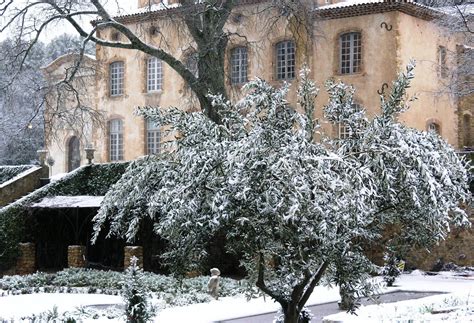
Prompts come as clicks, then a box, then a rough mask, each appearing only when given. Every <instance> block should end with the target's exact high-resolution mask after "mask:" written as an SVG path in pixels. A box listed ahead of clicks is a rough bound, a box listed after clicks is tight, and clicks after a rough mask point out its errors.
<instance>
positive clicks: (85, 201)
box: [30, 195, 104, 209]
mask: <svg viewBox="0 0 474 323" xmlns="http://www.w3.org/2000/svg"><path fill="white" fill-rule="evenodd" d="M103 199H104V197H103V196H89V195H82V196H81V195H80V196H53V197H45V198H44V199H42V200H41V201H40V202H38V203H34V204H32V205H31V206H30V208H48V209H66V208H99V207H100V203H102V200H103Z"/></svg>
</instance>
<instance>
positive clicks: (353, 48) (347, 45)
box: [339, 32, 362, 74]
mask: <svg viewBox="0 0 474 323" xmlns="http://www.w3.org/2000/svg"><path fill="white" fill-rule="evenodd" d="M361 63H362V36H361V34H360V33H359V32H350V33H345V34H342V35H341V36H339V73H341V74H352V73H358V72H360V68H361Z"/></svg>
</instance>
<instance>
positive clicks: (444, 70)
mask: <svg viewBox="0 0 474 323" xmlns="http://www.w3.org/2000/svg"><path fill="white" fill-rule="evenodd" d="M446 57H447V51H446V47H444V46H439V47H438V67H439V75H440V76H441V77H442V78H445V77H447V76H448V67H447V65H446Z"/></svg>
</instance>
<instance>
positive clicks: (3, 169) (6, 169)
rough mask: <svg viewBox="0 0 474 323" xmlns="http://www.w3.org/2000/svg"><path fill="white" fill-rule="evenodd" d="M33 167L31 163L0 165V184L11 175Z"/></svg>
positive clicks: (10, 177)
mask: <svg viewBox="0 0 474 323" xmlns="http://www.w3.org/2000/svg"><path fill="white" fill-rule="evenodd" d="M31 167H35V166H32V165H18V166H0V185H2V184H3V183H5V182H7V181H9V180H11V179H12V178H13V177H15V176H17V175H19V174H20V173H23V172H24V171H25V170H28V169H30V168H31Z"/></svg>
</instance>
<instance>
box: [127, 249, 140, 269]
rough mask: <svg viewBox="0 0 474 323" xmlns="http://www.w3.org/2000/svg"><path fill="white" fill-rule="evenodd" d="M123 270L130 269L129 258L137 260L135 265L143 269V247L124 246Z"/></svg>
mask: <svg viewBox="0 0 474 323" xmlns="http://www.w3.org/2000/svg"><path fill="white" fill-rule="evenodd" d="M123 253H124V258H123V268H124V269H127V268H128V267H130V258H132V257H133V256H135V257H137V258H138V261H137V265H138V267H140V268H142V269H143V247H141V246H125V248H124V249H123Z"/></svg>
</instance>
